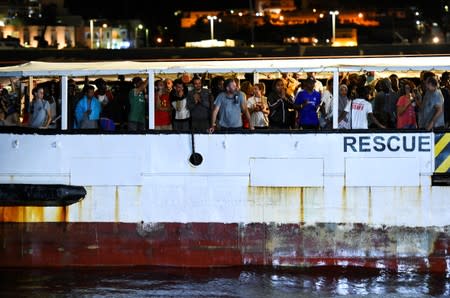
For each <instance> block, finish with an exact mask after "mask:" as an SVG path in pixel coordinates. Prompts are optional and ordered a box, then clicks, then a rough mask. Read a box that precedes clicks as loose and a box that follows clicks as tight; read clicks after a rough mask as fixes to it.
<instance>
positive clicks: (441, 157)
mask: <svg viewBox="0 0 450 298" xmlns="http://www.w3.org/2000/svg"><path fill="white" fill-rule="evenodd" d="M434 165H435V169H434V172H435V173H450V133H437V134H435V135H434Z"/></svg>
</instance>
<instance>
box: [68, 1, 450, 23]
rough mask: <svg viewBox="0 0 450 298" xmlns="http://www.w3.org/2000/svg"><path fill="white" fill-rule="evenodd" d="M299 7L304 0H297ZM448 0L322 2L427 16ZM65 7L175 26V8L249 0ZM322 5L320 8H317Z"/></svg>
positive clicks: (230, 5) (244, 4) (243, 4)
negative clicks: (416, 10)
mask: <svg viewBox="0 0 450 298" xmlns="http://www.w3.org/2000/svg"><path fill="white" fill-rule="evenodd" d="M295 2H296V4H297V6H298V7H299V6H300V5H301V2H302V1H301V0H295ZM444 2H448V1H447V0H427V1H426V2H425V1H406V0H396V1H391V0H389V1H386V0H365V1H359V0H330V1H326V2H325V1H323V2H322V1H320V6H323V8H324V9H330V7H327V6H330V5H333V9H336V8H337V9H345V8H350V9H364V8H376V9H378V10H379V11H382V10H383V9H384V8H387V7H398V8H401V7H412V6H415V7H418V8H419V9H420V10H421V11H422V12H423V13H424V16H425V17H428V18H431V19H433V18H435V16H436V14H437V11H438V8H439V7H440V6H442V4H443V3H444ZM66 7H67V8H68V9H69V11H70V12H71V13H72V14H75V15H81V16H83V17H84V18H108V19H129V18H135V19H141V20H142V21H143V22H144V23H146V24H147V25H171V24H172V25H173V24H177V21H176V19H175V17H174V16H173V12H174V11H176V10H181V11H191V10H229V9H238V8H244V9H248V8H249V0H156V1H154V0H114V1H111V0H108V1H105V0H91V1H86V0H66ZM318 8H320V7H318Z"/></svg>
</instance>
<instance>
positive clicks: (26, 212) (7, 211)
mask: <svg viewBox="0 0 450 298" xmlns="http://www.w3.org/2000/svg"><path fill="white" fill-rule="evenodd" d="M44 208H45V207H34V206H33V207H30V206H26V207H25V206H10V207H9V206H8V207H0V216H1V217H0V222H42V221H44V219H45V217H44Z"/></svg>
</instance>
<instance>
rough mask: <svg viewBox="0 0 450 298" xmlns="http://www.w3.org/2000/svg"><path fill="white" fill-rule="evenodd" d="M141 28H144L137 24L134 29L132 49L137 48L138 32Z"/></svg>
mask: <svg viewBox="0 0 450 298" xmlns="http://www.w3.org/2000/svg"><path fill="white" fill-rule="evenodd" d="M143 28H144V26H143V25H142V24H139V25H137V26H136V27H135V28H134V47H135V48H137V47H138V30H142V29H143Z"/></svg>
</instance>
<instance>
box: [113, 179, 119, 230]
mask: <svg viewBox="0 0 450 298" xmlns="http://www.w3.org/2000/svg"><path fill="white" fill-rule="evenodd" d="M114 194H115V196H114V221H115V222H119V212H120V209H119V208H120V204H119V186H116V191H115V193H114Z"/></svg>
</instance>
